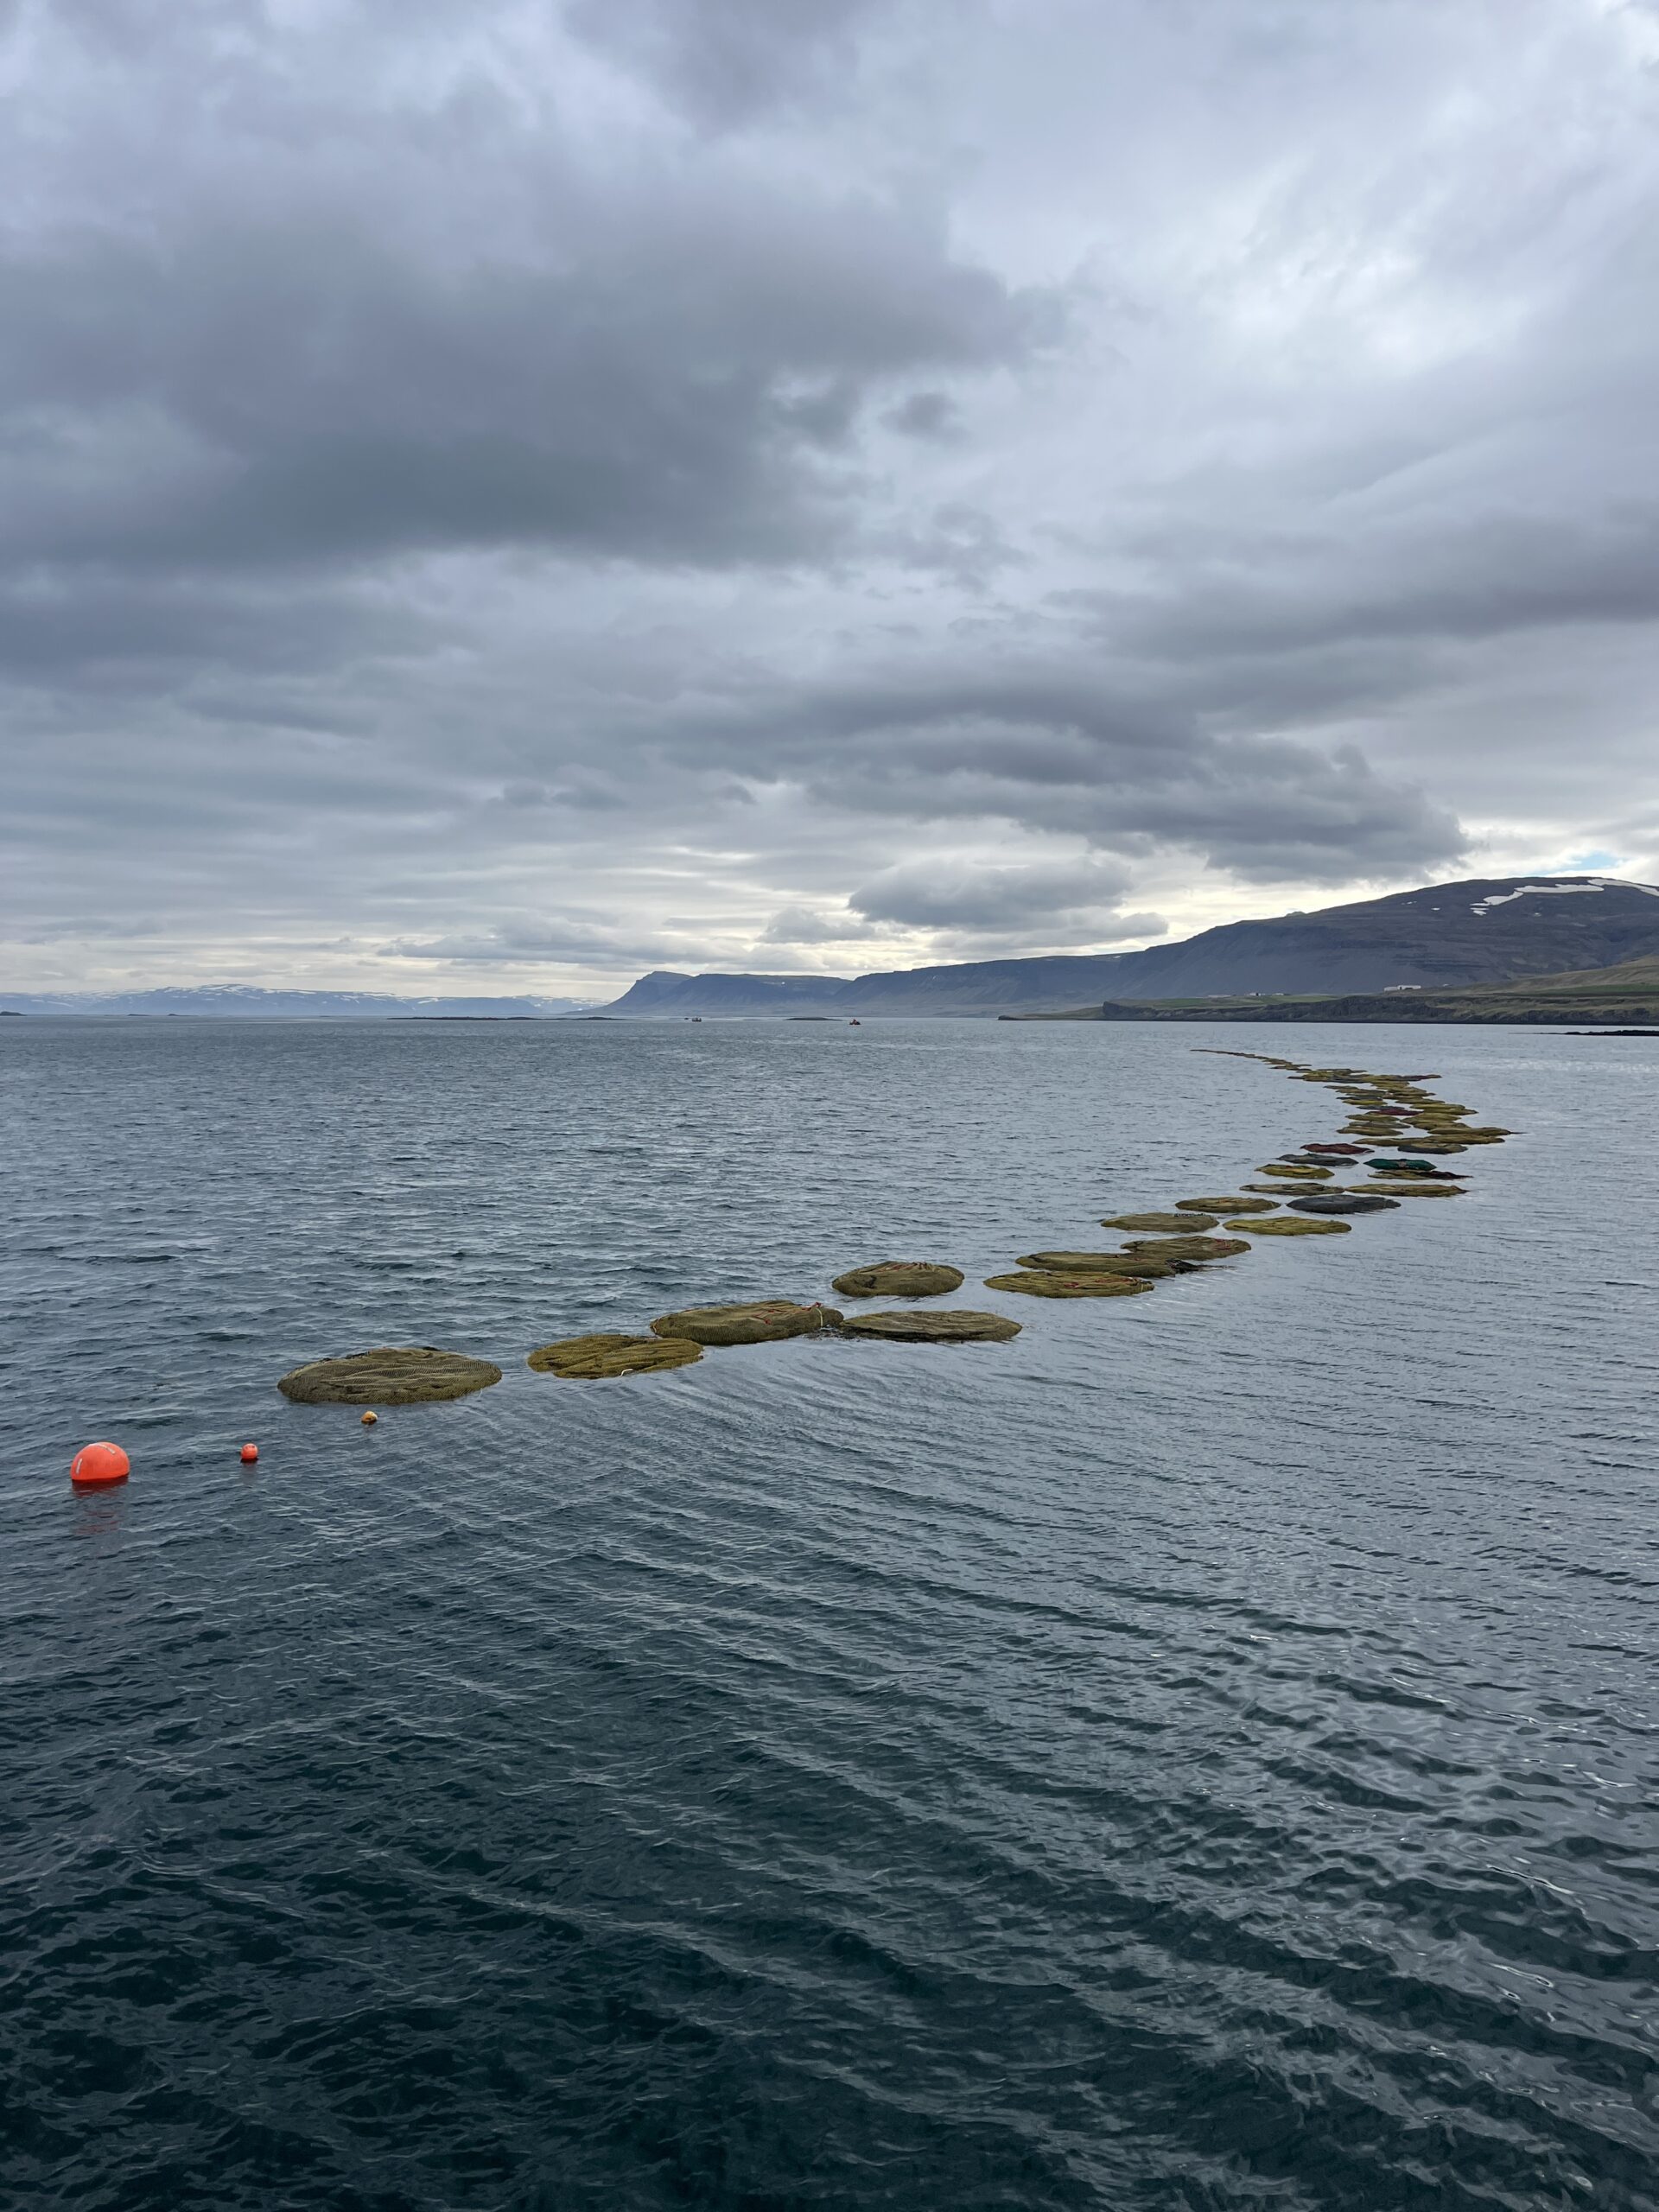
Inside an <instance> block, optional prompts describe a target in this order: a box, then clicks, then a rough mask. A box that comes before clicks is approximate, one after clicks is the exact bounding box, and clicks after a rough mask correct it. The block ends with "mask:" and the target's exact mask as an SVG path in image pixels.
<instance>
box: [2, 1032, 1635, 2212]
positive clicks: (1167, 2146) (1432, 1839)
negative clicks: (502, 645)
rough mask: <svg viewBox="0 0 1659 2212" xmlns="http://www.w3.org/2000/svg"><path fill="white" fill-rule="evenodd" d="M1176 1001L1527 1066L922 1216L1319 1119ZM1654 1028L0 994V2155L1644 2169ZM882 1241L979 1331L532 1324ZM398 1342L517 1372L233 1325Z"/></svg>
mask: <svg viewBox="0 0 1659 2212" xmlns="http://www.w3.org/2000/svg"><path fill="white" fill-rule="evenodd" d="M1201 1042H1218V1043H1223V1044H1230V1045H1235V1046H1236V1045H1240V1044H1244V1045H1250V1044H1254V1043H1258V1042H1260V1043H1264V1044H1265V1048H1266V1049H1268V1050H1288V1051H1291V1052H1296V1053H1298V1054H1299V1055H1300V1056H1302V1057H1306V1058H1326V1057H1330V1058H1338V1059H1348V1060H1352V1061H1354V1062H1356V1063H1357V1064H1360V1065H1369V1066H1377V1067H1392V1068H1394V1069H1396V1070H1403V1071H1427V1070H1430V1069H1433V1070H1438V1071H1440V1072H1441V1074H1442V1077H1443V1080H1442V1081H1441V1082H1440V1084H1438V1085H1437V1086H1436V1087H1437V1088H1438V1090H1440V1094H1441V1095H1442V1096H1449V1097H1452V1098H1455V1099H1459V1100H1462V1101H1465V1102H1467V1103H1471V1104H1472V1105H1474V1106H1475V1107H1476V1108H1477V1109H1478V1118H1480V1119H1482V1120H1491V1121H1496V1122H1501V1123H1503V1124H1506V1125H1508V1126H1510V1127H1512V1128H1516V1129H1517V1130H1519V1131H1522V1132H1524V1135H1522V1136H1520V1137H1519V1138H1517V1140H1516V1141H1515V1142H1513V1143H1510V1144H1507V1145H1505V1146H1503V1147H1493V1148H1491V1149H1490V1150H1485V1151H1482V1152H1478V1153H1472V1154H1468V1155H1466V1156H1465V1159H1464V1160H1462V1161H1460V1162H1459V1165H1460V1166H1467V1167H1468V1168H1469V1170H1470V1175H1471V1184H1472V1185H1473V1188H1472V1192H1471V1195H1470V1196H1468V1197H1466V1198H1462V1199H1459V1200H1457V1201H1452V1202H1439V1201H1420V1202H1415V1203H1408V1204H1407V1205H1402V1207H1401V1208H1400V1210H1399V1211H1397V1212H1394V1213H1390V1214H1388V1215H1385V1216H1382V1217H1376V1218H1375V1219H1369V1220H1362V1221H1360V1222H1358V1223H1357V1224H1355V1227H1354V1230H1353V1233H1352V1234H1351V1235H1350V1236H1332V1237H1329V1238H1324V1239H1318V1240H1310V1241H1309V1242H1308V1243H1283V1244H1280V1245H1277V1246H1274V1245H1272V1244H1270V1243H1262V1244H1261V1245H1258V1246H1257V1247H1256V1249H1254V1250H1253V1251H1252V1252H1251V1253H1250V1255H1249V1256H1248V1257H1247V1258H1244V1259H1242V1260H1240V1261H1238V1262H1236V1263H1233V1264H1231V1265H1230V1266H1228V1267H1226V1268H1216V1269H1212V1270H1211V1271H1209V1272H1207V1273H1205V1274H1201V1275H1195V1276H1191V1277H1187V1278H1184V1279H1182V1280H1181V1281H1177V1282H1173V1283H1166V1284H1163V1285H1160V1287H1159V1288H1158V1289H1157V1291H1156V1292H1155V1293H1154V1294H1153V1295H1151V1296H1147V1297H1142V1298H1137V1299H1134V1300H1117V1301H1113V1302H1110V1303H1093V1302H1090V1303H1079V1304H1076V1305H1053V1304H1047V1303H1043V1302H1039V1301H1037V1300H1019V1299H1003V1300H999V1299H998V1298H997V1297H996V1296H995V1294H991V1293H988V1292H985V1291H983V1290H982V1289H981V1288H980V1287H979V1278H980V1277H981V1276H982V1275H983V1274H988V1273H991V1272H994V1271H995V1269H997V1268H1001V1267H1003V1266H1006V1265H1007V1263H1008V1262H1010V1261H1011V1260H1012V1259H1013V1258H1014V1255H1017V1254H1019V1253H1020V1252H1024V1251H1027V1250H1031V1249H1035V1248H1037V1247H1039V1246H1043V1245H1075V1244H1079V1243H1090V1242H1091V1241H1100V1240H1102V1239H1103V1232H1101V1231H1099V1230H1097V1228H1096V1221H1097V1217H1099V1216H1100V1215H1102V1214H1105V1213H1109V1212H1112V1211H1118V1210H1120V1209H1122V1208H1123V1207H1125V1206H1132V1207H1135V1208H1139V1207H1142V1206H1147V1205H1165V1204H1167V1203H1168V1202H1169V1201H1170V1200H1172V1199H1173V1198H1177V1197H1180V1196H1184V1195H1187V1194H1189V1193H1192V1192H1205V1191H1224V1190H1227V1189H1229V1188H1236V1186H1237V1185H1238V1183H1239V1181H1240V1180H1241V1179H1243V1177H1245V1176H1246V1175H1247V1174H1248V1173H1249V1170H1250V1169H1252V1168H1253V1167H1254V1166H1255V1165H1256V1163H1257V1162H1258V1161H1262V1160H1268V1159H1269V1158H1271V1157H1272V1156H1273V1155H1274V1154H1275V1153H1278V1152H1281V1151H1282V1150H1284V1149H1285V1148H1286V1147H1287V1145H1289V1144H1292V1143H1294V1142H1296V1141H1305V1140H1308V1139H1313V1138H1318V1137H1320V1136H1323V1135H1327V1134H1330V1133H1332V1131H1333V1130H1334V1128H1335V1126H1336V1123H1337V1122H1338V1119H1339V1118H1340V1113H1341V1109H1340V1108H1339V1107H1338V1106H1337V1104H1336V1103H1335V1102H1334V1101H1333V1100H1332V1098H1331V1097H1330V1096H1329V1094H1328V1093H1325V1092H1323V1091H1319V1090H1312V1089H1309V1088H1306V1087H1304V1086H1301V1085H1298V1084H1292V1083H1289V1082H1287V1081H1286V1079H1285V1078H1284V1077H1281V1076H1280V1075H1277V1074H1275V1073H1274V1072H1272V1071H1269V1070H1268V1069H1266V1068H1263V1067H1260V1066H1256V1065H1252V1064H1250V1063H1248V1062H1242V1061H1237V1060H1232V1059H1224V1058H1205V1057H1203V1056H1202V1055H1200V1054H1198V1053H1195V1052H1193V1050H1192V1046H1194V1045H1195V1044H1198V1043H1201ZM1656 1077H1659V1058H1656V1056H1655V1052H1654V1047H1653V1046H1651V1045H1649V1044H1646V1043H1642V1042H1639V1041H1638V1042H1602V1041H1590V1040H1577V1039H1568V1038H1555V1037H1545V1036H1535V1035H1529V1034H1526V1033H1501V1034H1500V1033H1478V1032H1463V1033H1456V1032H1453V1033H1441V1034H1439V1035H1435V1036H1432V1037H1428V1038H1425V1037H1422V1036H1421V1035H1417V1034H1414V1033H1410V1032H1408V1031H1390V1030H1377V1029H1370V1028H1368V1029H1363V1030H1356V1031H1349V1032H1342V1031H1306V1032H1303V1031H1296V1032H1267V1033H1262V1034H1261V1036H1260V1037H1251V1036H1249V1035H1248V1034H1247V1035H1244V1036H1243V1037H1241V1035H1240V1034H1239V1033H1237V1032H1236V1031H1232V1032H1229V1033H1223V1034H1220V1035H1218V1036H1213V1037H1211V1036H1205V1034H1203V1033H1195V1032H1193V1031H1192V1030H1187V1029H1175V1030H1170V1029H1161V1028H1153V1027H1117V1026H1102V1027H1008V1026H1001V1027H999V1026H997V1025H995V1024H969V1023H954V1022H940V1023H931V1024H921V1023H918V1024H906V1023H891V1024H876V1023H867V1024H866V1025H865V1026H864V1027H862V1028H861V1029H859V1030H850V1029H848V1028H845V1027H842V1026H840V1025H836V1026H833V1027H820V1026H817V1025H813V1026H804V1025H789V1024H781V1023H779V1024H759V1023H757V1024H753V1025H738V1026H731V1027H726V1026H716V1025H714V1024H707V1023H706V1024H704V1025H702V1027H696V1028H695V1029H694V1028H693V1027H690V1026H672V1027H650V1026H641V1027H604V1026H588V1025H573V1026H560V1025H553V1024H546V1025H537V1026H534V1027H448V1026H442V1027H440V1026H412V1027H373V1026H366V1025H365V1026H362V1027H339V1028H334V1027H321V1026H318V1027H310V1026H298V1025H296V1026H280V1025H270V1026H265V1025H253V1024H228V1023H227V1024H223V1025H219V1024H203V1025H200V1026H194V1025H187V1024H183V1023H177V1022H175V1023H170V1024H150V1023H137V1022H130V1023H124V1024H119V1025H109V1026H97V1025H90V1024H89V1025H80V1026H73V1025H68V1024H63V1025H52V1024H48V1023H43V1022H35V1021H29V1022H22V1021H18V1022H7V1023H4V1024H0V1084H3V1090H0V1103H3V1113H4V1128H5V1130H6V1155H7V1167H8V1173H7V1198H6V1205H5V1217H4V1221H5V1234H4V1256H3V1310H4V1313H5V1316H6V1320H7V1327H6V1332H5V1343H4V1362H3V1376H0V1380H3V1395H0V1459H3V1484H0V1531H3V1566H0V1594H3V1600H4V1630H3V1658H4V1678H3V1695H0V1746H3V1784H4V1786H3V1792H0V1798H3V1802H0V1822H3V1827H0V1836H3V1850H0V1876H3V1887H0V1916H3V1928H0V1936H3V1944H0V1972H3V2001H0V2080H3V2084H4V2087H3V2099H4V2109H3V2113H0V2139H3V2142H4V2145H5V2149H4V2152H3V2157H4V2165H3V2192H4V2202H5V2203H6V2204H7V2205H8V2206H10V2205H14V2204H15V2205H18V2206H29V2207H31V2208H34V2207H66V2206H73V2207H77V2208H82V2207H85V2208H94V2207H96V2208H99V2212H102V2209H103V2208H111V2209H113V2208H123V2212H124V2209H125V2208H135V2212H136V2208H152V2207H153V2208H156V2212H160V2209H161V2208H162V2207H165V2208H168V2212H181V2208H194V2207H202V2208H207V2207H212V2208H215V2212H219V2208H227V2207H228V2208H243V2207H248V2208H252V2207H258V2208H261V2209H262V2212H264V2208H270V2207H281V2208H304V2209H305V2212H309V2208H314V2207H325V2206H327V2207H331V2208H332V2207H338V2208H342V2209H343V2208H352V2212H370V2209H371V2208H372V2212H404V2208H416V2207H419V2208H423V2212H425V2208H431V2207H445V2208H447V2207H468V2208H472V2207H490V2208H497V2207H500V2208H506V2207H512V2208H521V2207H522V2208H529V2207H543V2208H550V2209H551V2208H558V2212H563V2208H566V2207H584V2208H585V2207H588V2206H593V2207H604V2208H607V2212H609V2209H610V2208H615V2212H631V2209H632V2208H636V2207H637V2208H642V2212H643V2208H655V2207H670V2206H687V2205H692V2206H707V2207H720V2208H733V2209H734V2212H737V2209H738V2208H741V2212H771V2208H780V2212H781V2208H790V2209H791V2212H793V2208H805V2207H836V2208H842V2207H847V2208H855V2207H856V2208H862V2207H893V2208H899V2207H904V2208H908V2209H909V2212H915V2209H916V2208H924V2209H925V2212H931V2208H935V2207H938V2208H940V2212H944V2209H945V2208H949V2212H969V2208H1016V2207H1017V2208H1033V2212H1035V2208H1051V2207H1052V2208H1056V2212H1058V2209H1059V2208H1071V2207H1083V2206H1090V2207H1092V2206H1102V2207H1109V2208H1112V2209H1113V2212H1126V2209H1129V2208H1154V2207H1156V2208H1163V2207H1183V2208H1185V2207H1191V2208H1199V2207H1204V2208H1211V2207H1213V2208H1222V2207H1224V2208H1229V2212H1230V2209H1231V2208H1236V2207H1256V2206H1268V2207H1274V2208H1279V2207H1284V2208H1300V2207H1315V2206H1318V2207H1321V2208H1325V2207H1330V2208H1338V2207H1340V2208H1344V2212H1366V2209H1367V2208H1395V2207H1398V2208H1408V2207H1410V2208H1419V2207H1423V2208H1427V2207H1434V2208H1440V2207H1442V2206H1445V2207H1464V2206H1467V2207H1471V2208H1473V2207H1515V2208H1522V2207H1524V2208H1529V2212H1530V2208H1537V2207H1554V2206H1575V2207H1576V2206H1584V2207H1592V2206H1593V2207H1595V2208H1598V2209H1599V2212H1623V2208H1628V2207H1637V2206H1649V2205H1652V2204H1653V2203H1654V2202H1656V2196H1655V2183H1654V2166H1653V2160H1654V2155H1655V2152H1656V2151H1659V2112H1656V2076H1655V2073H1654V2066H1653V2061H1654V2046H1653V2028H1654V2021H1655V2005H1654V1998H1655V1971H1654V1970H1655V1964H1656V1955H1655V1952H1656V1934H1659V1815H1656V1807H1655V1796H1656V1779H1659V1774H1656V1768H1659V1760H1656V1734H1655V1720H1656V1715H1655V1704H1654V1697H1653V1689H1654V1679H1655V1677H1654V1658H1655V1644H1656V1637H1655V1629H1656V1611H1659V1607H1656V1599H1659V1544H1656V1532H1655V1517H1654V1505H1655V1498H1656V1488H1659V1484H1656V1467H1659V1452H1656V1443H1655V1412H1656V1394H1655V1382H1654V1378H1655V1357H1654V1356H1655V1351H1656V1341H1659V1339H1656V1319H1659V1313H1656V1307H1659V1300H1656V1282H1659V1258H1656V1248H1655V1238H1654V1229H1653V1224H1654V1221H1655V1217H1656V1207H1659V1147H1656V1144H1655V1135H1656V1111H1655V1097H1656ZM887 1256H898V1257H906V1256H926V1257H937V1258H941V1259H947V1260H951V1261H954V1262H957V1264H959V1265H961V1266H963V1268H966V1269H967V1270H968V1272H969V1285H968V1287H967V1290H966V1291H965V1292H964V1293H963V1301H964V1302H972V1303H977V1304H980V1305H1001V1306H1003V1308H1004V1310H1007V1311H1009V1312H1013V1313H1015V1316H1016V1318H1017V1319H1020V1321H1022V1322H1023V1323H1024V1324H1025V1331H1024V1333H1023V1334H1022V1335H1021V1336H1020V1338H1018V1339H1017V1340H1016V1341H1015V1342H1014V1343H1013V1344H1007V1345H1003V1346H995V1345H988V1346H979V1347H973V1348H967V1349H961V1350H957V1351H931V1350H926V1349H919V1348H918V1349H910V1348H904V1349H901V1348H897V1347H893V1346H888V1345H880V1344H851V1343H843V1342H839V1341H836V1342H817V1341H809V1340H801V1341H798V1342H795V1343H792V1344H783V1345H776V1346H771V1347H765V1348H758V1349H754V1350H750V1351H728V1352H710V1353H709V1354H708V1355H707V1356H706V1357H704V1359H703V1360H702V1362H701V1363H700V1364H698V1365H696V1366H695V1367H691V1368H689V1369H685V1370H681V1371H679V1372H677V1373H675V1374H672V1375H668V1376H659V1377H652V1378H644V1379H641V1380H639V1381H635V1382H632V1383H607V1384H576V1383H558V1382H556V1381H554V1380H552V1379H551V1378H548V1377H541V1376H534V1375H531V1373H530V1372H529V1371H528V1370H525V1369H524V1366H523V1365H522V1360H523V1357H524V1353H525V1352H527V1351H529V1350H530V1349H531V1347H532V1346H533V1345H534V1344H537V1343H539V1342H542V1341H544V1340H545V1339H547V1338H550V1337H553V1336H556V1335H560V1334H565V1333H569V1332H575V1331H579V1330H586V1329H591V1328H603V1327H627V1326H637V1325H640V1324H642V1323H643V1322H644V1321H645V1319H647V1318H648V1317H649V1316H650V1315H652V1313H658V1312H660V1311H662V1310H663V1309H664V1308H665V1307H667V1306H671V1305H673V1304H676V1303H683V1302H685V1301H687V1300H694V1299H696V1300H715V1299H720V1298H725V1297H741V1296H744V1295H765V1294H786V1295H792V1296H798V1297H805V1298H810V1297H815V1296H818V1295H821V1294H823V1293H824V1292H825V1290H826V1287H827V1282H828V1277H829V1274H830V1273H831V1272H834V1271H836V1270H838V1269H839V1268H842V1267H844V1266H847V1265H849V1264H852V1263H855V1262H864V1261H868V1260H873V1259H879V1258H883V1257H887ZM383 1341H391V1342H399V1341H406V1342H416V1343H432V1344H446V1345H450V1346H453V1347H454V1348H456V1349H459V1350H464V1351H477V1352H481V1353H483V1354H486V1356H492V1357H495V1358H497V1359H498V1360H499V1362H500V1363H501V1364H502V1366H503V1367H504V1368H505V1370H506V1377H505V1381H504V1382H503V1383H501V1384H500V1385H499V1387H498V1388H496V1389H493V1390H490V1391H487V1392H486V1393H485V1394H483V1395H481V1396H479V1397H476V1398H474V1399H471V1400H468V1401H466V1402H461V1403H458V1404H454V1405H448V1406H437V1407H431V1408H406V1409H404V1410H401V1411H397V1410H394V1411H388V1412H386V1413H385V1414H384V1415H383V1418H382V1421H381V1424H380V1426H379V1427H378V1429H376V1430H373V1431H365V1430H363V1429H362V1428H361V1427H359V1423H358V1421H357V1419H356V1416H355V1414H353V1413H352V1412H350V1411H346V1410H341V1409H335V1408H306V1407H298V1406H290V1405H289V1404H288V1403H287V1402H285V1401H283V1399H282V1398H280V1397H279V1396H278V1395H277V1393H276V1391H275V1389H274V1387H273V1386H274V1383H275V1381H276V1378H277V1376H278V1375H279V1374H281V1373H282V1372H283V1370H285V1369H286V1368H288V1367H289V1366H290V1365H292V1364H293V1363H296V1361H298V1360H301V1359H303V1358H307V1357H315V1356H320V1355H322V1354H326V1353H329V1352H334V1351H346V1350H351V1349H354V1348H357V1347H359V1346H361V1345H363V1344H372V1343H376V1342H383ZM105 1435H108V1436H112V1437H115V1438H117V1439H118V1440H120V1441H122V1442H123V1443H124V1444H125V1445H126V1446H127V1447H128V1449H129V1450H130V1452H131V1455H132V1459H133V1463H134V1476H133V1480H132V1482H131V1483H130V1485H128V1487H127V1488H126V1489H125V1490H124V1491H121V1492H118V1493H114V1494H109V1495H105V1496H102V1497H75V1496H73V1495H72V1494H71V1492H70V1491H69V1488H68V1485H67V1463H68V1460H69V1458H70V1455H71V1453H72V1452H73V1450H74V1449H75V1447H76V1446H78V1445H79V1444H80V1443H83V1442H85V1441H86V1440H88V1439H90V1438H92V1437H99V1436H105ZM247 1438H253V1439H257V1441H258V1443H259V1445H260V1448H261V1454H262V1456H261V1459H260V1462H259V1465H257V1467H255V1468H252V1469H249V1470H243V1469H242V1468H241V1467H239V1466H238V1463H237V1456H236V1454H237V1447H238V1446H239V1445H240V1444H241V1443H242V1442H243V1440H245V1439H247Z"/></svg>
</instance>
